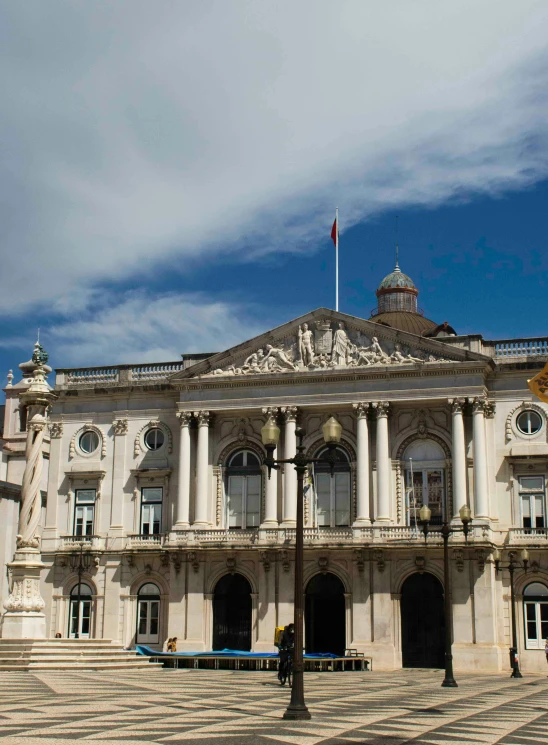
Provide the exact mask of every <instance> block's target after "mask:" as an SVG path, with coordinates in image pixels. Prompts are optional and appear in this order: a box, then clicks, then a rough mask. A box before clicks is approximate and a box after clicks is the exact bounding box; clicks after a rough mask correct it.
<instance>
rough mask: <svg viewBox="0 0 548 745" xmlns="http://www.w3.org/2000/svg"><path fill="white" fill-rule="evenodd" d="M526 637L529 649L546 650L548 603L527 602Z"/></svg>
mask: <svg viewBox="0 0 548 745" xmlns="http://www.w3.org/2000/svg"><path fill="white" fill-rule="evenodd" d="M525 637H526V638H525V641H526V648H527V649H544V644H545V639H546V638H547V637H548V603H545V602H542V601H540V602H539V601H526V602H525Z"/></svg>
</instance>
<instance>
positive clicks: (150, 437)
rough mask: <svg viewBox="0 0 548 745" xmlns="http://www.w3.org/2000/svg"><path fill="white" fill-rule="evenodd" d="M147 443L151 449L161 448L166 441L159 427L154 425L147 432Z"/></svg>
mask: <svg viewBox="0 0 548 745" xmlns="http://www.w3.org/2000/svg"><path fill="white" fill-rule="evenodd" d="M144 441H145V445H146V446H147V448H148V449H149V450H159V449H160V448H161V447H162V445H163V444H164V441H165V436H164V433H163V432H162V430H161V429H160V428H159V427H153V428H152V429H149V430H148V431H147V432H146V433H145V437H144Z"/></svg>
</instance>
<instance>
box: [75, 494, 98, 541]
mask: <svg viewBox="0 0 548 745" xmlns="http://www.w3.org/2000/svg"><path fill="white" fill-rule="evenodd" d="M94 516H95V489H77V490H76V499H75V506H74V535H75V536H92V535H93V519H94Z"/></svg>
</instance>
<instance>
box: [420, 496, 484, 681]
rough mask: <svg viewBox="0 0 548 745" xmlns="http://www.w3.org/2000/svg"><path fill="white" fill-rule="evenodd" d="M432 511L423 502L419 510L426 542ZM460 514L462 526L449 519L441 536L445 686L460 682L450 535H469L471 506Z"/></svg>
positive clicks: (462, 509) (466, 506) (444, 524)
mask: <svg viewBox="0 0 548 745" xmlns="http://www.w3.org/2000/svg"><path fill="white" fill-rule="evenodd" d="M431 516H432V511H431V510H430V508H429V507H428V506H427V505H425V504H423V506H422V507H421V508H420V510H419V518H420V523H421V525H422V530H423V533H424V540H425V542H426V540H427V538H428V527H429V523H430V518H431ZM459 516H460V519H461V522H462V528H461V527H450V526H449V524H448V523H447V521H446V520H445V521H444V522H443V525H442V526H441V531H440V532H441V537H442V538H443V583H444V596H443V614H444V617H445V677H444V679H443V683H442V684H441V685H442V687H443V688H457V687H458V683H457V681H456V680H455V676H454V675H453V653H452V651H451V648H452V645H453V606H452V603H451V572H450V567H449V536H450V535H451V533H460V531H462V532H463V533H464V537H465V539H466V538H467V537H468V530H469V527H470V521H471V520H472V514H471V512H470V507H468V505H467V504H464V505H463V506H462V507H461V508H460V510H459Z"/></svg>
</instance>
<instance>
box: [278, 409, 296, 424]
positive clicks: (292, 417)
mask: <svg viewBox="0 0 548 745" xmlns="http://www.w3.org/2000/svg"><path fill="white" fill-rule="evenodd" d="M280 411H281V413H282V415H283V416H284V418H285V421H286V422H296V421H297V407H296V406H282V407H281V409H280Z"/></svg>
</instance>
